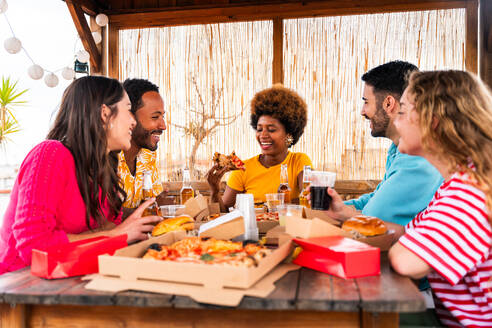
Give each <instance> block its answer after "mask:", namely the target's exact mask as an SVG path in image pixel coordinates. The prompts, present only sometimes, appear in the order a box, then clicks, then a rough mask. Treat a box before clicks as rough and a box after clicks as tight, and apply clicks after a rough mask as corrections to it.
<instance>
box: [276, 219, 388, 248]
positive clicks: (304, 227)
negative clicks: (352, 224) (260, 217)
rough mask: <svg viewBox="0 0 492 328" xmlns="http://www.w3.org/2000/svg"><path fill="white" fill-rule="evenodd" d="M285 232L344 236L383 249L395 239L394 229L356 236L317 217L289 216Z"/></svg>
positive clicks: (307, 235)
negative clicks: (376, 234) (377, 234)
mask: <svg viewBox="0 0 492 328" xmlns="http://www.w3.org/2000/svg"><path fill="white" fill-rule="evenodd" d="M330 220H333V219H330ZM333 221H335V220H333ZM337 222H338V221H337ZM285 232H286V233H287V234H289V235H291V236H292V237H295V238H312V237H323V236H343V237H346V238H350V239H354V240H357V241H360V242H363V243H366V244H368V245H371V246H374V247H377V248H379V249H380V250H381V251H387V250H389V249H390V247H391V244H392V243H393V239H394V231H392V230H389V231H388V232H387V233H385V234H382V235H379V236H373V237H360V238H356V237H354V235H352V234H351V233H350V232H347V231H345V230H342V229H341V228H339V227H338V226H337V225H335V224H331V223H329V222H328V220H326V219H319V218H316V217H315V218H312V219H309V218H308V219H305V218H299V217H288V218H286V220H285Z"/></svg>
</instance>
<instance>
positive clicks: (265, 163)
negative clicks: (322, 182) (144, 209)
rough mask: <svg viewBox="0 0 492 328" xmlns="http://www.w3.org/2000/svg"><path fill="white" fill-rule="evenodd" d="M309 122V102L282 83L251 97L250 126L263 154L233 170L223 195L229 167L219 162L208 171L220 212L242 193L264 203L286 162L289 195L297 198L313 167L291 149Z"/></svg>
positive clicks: (278, 179)
mask: <svg viewBox="0 0 492 328" xmlns="http://www.w3.org/2000/svg"><path fill="white" fill-rule="evenodd" d="M306 122H307V105H306V103H305V102H304V100H303V99H302V98H301V97H300V96H299V95H298V94H297V93H296V92H295V91H293V90H290V89H287V88H285V87H283V86H281V85H275V86H273V87H272V88H269V89H265V90H262V91H260V92H258V93H257V94H256V95H255V96H254V97H253V99H252V100H251V126H252V127H253V129H255V131H256V141H257V142H258V144H259V145H260V148H261V154H259V155H257V156H255V157H253V158H250V159H248V160H246V161H244V164H245V167H246V170H245V171H241V170H237V171H233V172H232V173H231V175H230V177H229V180H228V181H227V186H226V189H225V192H224V196H223V197H219V190H220V187H219V184H220V180H221V178H222V176H223V175H224V173H225V172H226V171H227V170H228V169H227V168H220V167H218V166H217V165H216V166H214V167H212V168H211V169H210V171H209V172H208V183H209V185H210V188H211V191H212V201H216V202H217V201H218V202H219V203H220V207H221V211H227V209H228V208H229V207H231V206H233V205H234V204H235V202H236V195H237V194H239V193H249V194H253V196H254V199H255V203H257V202H264V201H265V195H266V194H270V193H276V192H277V189H278V186H279V184H280V166H281V164H287V167H288V173H289V186H290V188H291V194H290V196H291V197H290V198H291V199H292V200H294V201H295V200H297V199H298V198H299V192H300V191H301V189H302V176H303V169H304V166H305V165H309V166H312V163H311V160H310V159H309V157H308V156H307V155H306V154H304V153H293V152H290V151H289V148H290V147H292V146H293V145H295V144H296V143H297V141H299V138H300V137H301V136H302V133H303V132H304V128H305V126H306Z"/></svg>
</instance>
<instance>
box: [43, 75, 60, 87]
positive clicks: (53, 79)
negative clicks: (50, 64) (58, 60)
mask: <svg viewBox="0 0 492 328" xmlns="http://www.w3.org/2000/svg"><path fill="white" fill-rule="evenodd" d="M44 83H46V85H47V86H48V87H50V88H54V87H56V86H57V85H58V76H56V75H55V74H53V73H49V74H47V75H46V76H45V77H44Z"/></svg>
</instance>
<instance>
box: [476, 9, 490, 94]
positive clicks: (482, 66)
mask: <svg viewBox="0 0 492 328" xmlns="http://www.w3.org/2000/svg"><path fill="white" fill-rule="evenodd" d="M479 16H480V20H479V21H480V26H479V33H478V35H479V42H478V49H479V50H478V51H479V53H480V57H479V63H478V72H479V74H480V78H481V79H482V81H484V82H485V83H486V84H487V85H488V86H489V88H491V89H492V1H490V0H481V1H480V4H479Z"/></svg>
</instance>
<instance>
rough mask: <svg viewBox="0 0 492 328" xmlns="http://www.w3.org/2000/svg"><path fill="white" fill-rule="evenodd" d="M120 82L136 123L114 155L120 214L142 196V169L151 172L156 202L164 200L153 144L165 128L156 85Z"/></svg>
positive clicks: (161, 103)
mask: <svg viewBox="0 0 492 328" xmlns="http://www.w3.org/2000/svg"><path fill="white" fill-rule="evenodd" d="M123 86H124V88H125V90H126V92H127V94H128V97H129V98H130V101H131V102H132V107H131V111H132V113H133V114H134V115H135V119H136V121H137V125H136V126H135V129H134V130H133V133H132V141H131V147H130V149H129V150H127V151H121V152H120V154H119V156H118V175H119V177H120V180H121V183H122V185H123V189H124V190H125V192H126V199H125V201H124V203H123V209H124V215H125V214H129V213H131V212H132V210H133V209H135V208H136V207H138V205H139V204H140V202H141V201H142V199H143V195H142V187H143V172H144V171H151V172H152V184H153V192H154V197H156V198H157V199H156V200H157V203H158V204H162V203H164V199H165V198H164V196H165V195H166V193H167V192H166V191H163V187H162V182H161V179H160V176H159V170H158V169H157V154H156V150H157V144H158V143H159V140H160V137H161V135H162V132H163V131H164V130H166V123H165V121H164V114H165V111H164V101H163V100H162V97H161V96H160V94H159V88H158V87H157V86H156V85H155V84H153V83H152V82H150V81H147V80H143V79H127V80H126V81H125V82H124V83H123Z"/></svg>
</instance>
